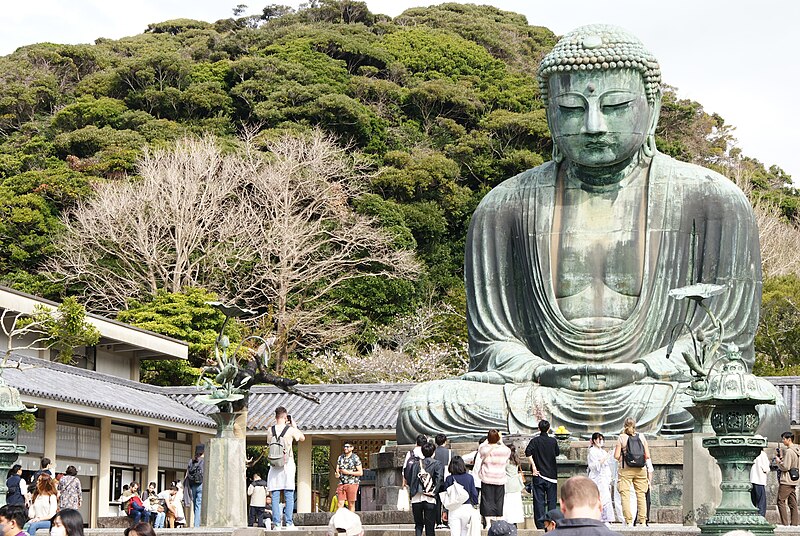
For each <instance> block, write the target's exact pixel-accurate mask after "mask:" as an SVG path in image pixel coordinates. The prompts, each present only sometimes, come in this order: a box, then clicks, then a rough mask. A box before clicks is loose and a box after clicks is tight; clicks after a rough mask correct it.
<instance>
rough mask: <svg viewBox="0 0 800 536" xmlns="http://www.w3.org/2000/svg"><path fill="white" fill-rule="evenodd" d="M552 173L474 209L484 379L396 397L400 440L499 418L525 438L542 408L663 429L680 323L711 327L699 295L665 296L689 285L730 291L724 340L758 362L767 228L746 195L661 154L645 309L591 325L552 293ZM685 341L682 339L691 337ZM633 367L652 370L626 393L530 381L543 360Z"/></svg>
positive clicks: (478, 351) (473, 309)
mask: <svg viewBox="0 0 800 536" xmlns="http://www.w3.org/2000/svg"><path fill="white" fill-rule="evenodd" d="M556 181H557V165H556V164H555V163H553V162H548V163H546V164H543V165H542V166H539V167H537V168H534V169H530V170H528V171H526V172H524V173H521V174H520V175H517V176H516V177H513V178H511V179H508V180H507V181H505V182H503V183H502V184H500V185H499V186H497V187H496V188H494V189H493V190H492V191H491V192H489V194H488V195H487V196H486V197H485V198H484V199H483V201H482V202H481V203H480V205H479V206H478V208H477V209H476V211H475V214H474V216H473V218H472V222H471V225H470V230H469V234H468V236H467V246H466V257H465V282H466V292H467V326H468V330H469V352H470V373H468V375H467V376H468V377H470V378H471V379H473V380H478V381H471V380H463V379H462V380H443V381H438V382H428V383H425V384H420V385H419V386H417V387H415V388H414V389H412V391H410V392H409V393H408V395H407V396H406V399H405V400H404V401H403V403H402V404H401V409H400V414H399V416H398V437H399V438H400V437H404V438H406V439H413V437H414V435H416V433H417V432H418V431H428V432H443V433H445V434H447V435H449V436H453V437H463V438H467V437H474V436H476V435H480V434H482V433H485V431H486V430H487V426H490V425H492V426H496V427H498V428H500V429H505V430H508V431H510V432H512V433H516V432H518V433H525V432H527V431H532V430H534V429H535V428H536V425H537V423H538V420H539V418H540V417H541V416H542V415H545V416H548V417H550V418H551V419H552V420H553V422H554V423H558V424H565V425H567V426H568V427H569V426H572V427H573V428H577V430H575V431H581V432H582V431H588V430H591V431H598V430H599V431H602V432H608V433H618V432H619V430H620V429H621V423H622V421H623V420H624V418H625V417H627V416H633V417H634V418H637V420H639V424H640V429H642V430H643V431H649V432H651V433H657V432H658V431H659V430H660V428H661V426H662V425H663V424H664V422H665V420H666V419H667V416H668V414H669V406H670V405H671V404H673V401H674V400H675V396H676V394H677V393H678V387H679V384H680V383H681V382H683V383H684V384H685V382H686V380H687V378H686V376H685V371H686V366H685V364H684V363H683V359H682V357H681V356H680V351H679V350H678V349H677V348H676V351H675V352H673V355H672V357H671V359H669V360H667V359H666V350H665V347H666V346H667V345H668V343H669V339H670V330H671V328H672V327H673V326H674V325H676V324H678V323H680V322H683V321H687V322H688V323H689V325H690V326H691V327H692V329H693V330H695V331H696V330H698V329H702V330H703V331H704V332H705V333H706V334H709V335H710V334H711V333H712V332H713V327H712V323H711V321H710V320H709V318H708V317H707V315H706V314H705V313H704V312H703V311H701V310H699V308H698V307H697V305H696V304H695V303H694V302H693V301H691V300H676V299H673V298H670V297H669V295H668V292H669V290H670V289H673V288H678V287H682V286H686V285H690V284H693V283H715V284H720V285H725V286H726V287H727V290H726V291H725V292H724V293H723V294H721V295H718V296H714V297H712V298H710V299H708V300H707V302H706V303H707V304H708V306H709V307H710V308H711V310H712V311H713V312H714V313H715V314H716V315H717V316H718V317H719V319H720V320H721V321H722V324H723V326H724V327H725V338H724V342H727V343H735V344H736V345H738V347H739V349H740V350H741V352H742V356H743V358H744V359H745V361H746V362H747V363H748V365H749V366H750V367H752V365H753V362H754V351H753V339H754V337H755V332H756V328H757V324H758V309H759V306H760V302H761V262H760V252H759V242H758V229H757V227H756V224H755V219H754V216H753V212H752V209H751V208H750V205H749V203H748V201H747V198H746V197H745V196H744V194H743V193H742V192H741V190H739V189H738V188H737V187H736V186H735V185H734V184H733V183H732V182H730V181H729V180H728V179H726V178H725V177H723V176H721V175H719V174H717V173H714V172H713V171H710V170H707V169H704V168H702V167H699V166H695V165H692V164H687V163H683V162H678V161H677V160H674V159H672V158H670V157H667V156H665V155H661V154H656V156H655V157H654V158H653V160H652V162H651V164H650V170H649V176H648V179H647V181H648V183H647V187H646V189H645V191H646V192H647V203H646V207H647V214H646V220H645V221H646V231H645V232H646V244H645V253H644V254H645V261H644V275H643V282H642V289H641V294H640V296H639V298H638V302H637V305H636V307H635V309H634V310H633V313H632V314H631V315H630V316H629V317H628V318H627V319H626V320H624V321H622V322H621V323H619V324H618V325H615V326H611V327H604V328H603V329H590V328H584V327H580V326H577V325H576V324H574V323H572V322H570V321H568V320H567V319H566V318H565V317H564V316H563V315H562V313H561V311H560V310H559V307H558V304H557V302H556V297H555V291H554V288H553V273H552V270H554V269H555V267H554V266H553V263H552V259H554V258H555V252H554V251H551V248H552V247H554V244H556V241H555V240H551V237H552V226H553V219H554V214H555V212H556V211H557V210H558V208H559V207H558V206H556V203H557V194H556V186H557V185H556ZM684 333H685V332H684ZM682 342H683V347H685V344H687V342H688V338H687V337H686V335H684V336H683V339H682ZM681 346H682V345H681V344H679V345H678V348H680V347H681ZM636 362H641V363H643V364H645V366H646V367H647V369H648V371H649V373H650V376H652V377H651V378H647V379H645V380H641V381H639V382H636V383H634V384H630V385H628V386H625V387H622V388H620V389H613V390H605V391H591V392H590V391H585V392H584V391H572V390H569V389H564V388H550V387H542V386H540V385H538V384H537V383H535V382H534V369H535V368H536V367H537V366H540V365H543V364H567V365H582V364H615V363H617V364H621V363H636ZM481 382H485V383H481ZM684 396H685V395H684ZM420 421H421V422H420ZM426 421H427V422H426ZM492 426H490V427H492Z"/></svg>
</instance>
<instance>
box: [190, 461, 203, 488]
mask: <svg viewBox="0 0 800 536" xmlns="http://www.w3.org/2000/svg"><path fill="white" fill-rule="evenodd" d="M186 478H188V479H189V483H190V484H202V483H203V468H202V467H200V460H192V463H190V464H189V469H188V471H186Z"/></svg>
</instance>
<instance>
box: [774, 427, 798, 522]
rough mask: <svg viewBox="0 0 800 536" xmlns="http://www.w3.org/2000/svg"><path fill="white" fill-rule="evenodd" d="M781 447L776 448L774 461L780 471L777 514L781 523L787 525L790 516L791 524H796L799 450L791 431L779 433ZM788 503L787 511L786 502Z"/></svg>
mask: <svg viewBox="0 0 800 536" xmlns="http://www.w3.org/2000/svg"><path fill="white" fill-rule="evenodd" d="M781 440H782V442H783V449H778V453H777V454H778V455H777V456H776V457H775V462H776V464H777V465H778V469H780V471H781V479H780V481H779V484H778V515H779V516H780V518H781V525H788V524H789V519H790V516H791V523H792V525H797V524H798V522H799V521H800V515H798V510H797V485H798V484H800V450H798V447H797V445H795V444H794V443H793V440H794V435H793V434H792V433H791V432H784V433H782V434H781ZM787 502H788V503H789V510H790V511H789V512H787V511H786V503H787Z"/></svg>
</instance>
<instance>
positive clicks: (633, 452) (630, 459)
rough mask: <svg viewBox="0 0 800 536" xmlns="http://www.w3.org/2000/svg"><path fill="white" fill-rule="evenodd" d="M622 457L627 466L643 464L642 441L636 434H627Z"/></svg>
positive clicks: (641, 465) (642, 465)
mask: <svg viewBox="0 0 800 536" xmlns="http://www.w3.org/2000/svg"><path fill="white" fill-rule="evenodd" d="M622 459H623V461H624V462H625V465H627V466H628V467H644V466H645V459H644V443H642V440H641V439H640V438H639V435H638V434H637V435H632V436H628V446H627V447H625V453H624V456H623V457H622Z"/></svg>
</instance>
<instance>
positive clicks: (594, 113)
mask: <svg viewBox="0 0 800 536" xmlns="http://www.w3.org/2000/svg"><path fill="white" fill-rule="evenodd" d="M602 132H608V126H607V125H606V118H605V116H604V115H603V111H602V109H601V108H600V106H599V103H598V102H591V101H590V102H589V109H588V110H587V112H586V120H585V121H584V124H583V133H584V134H597V133H602Z"/></svg>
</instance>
